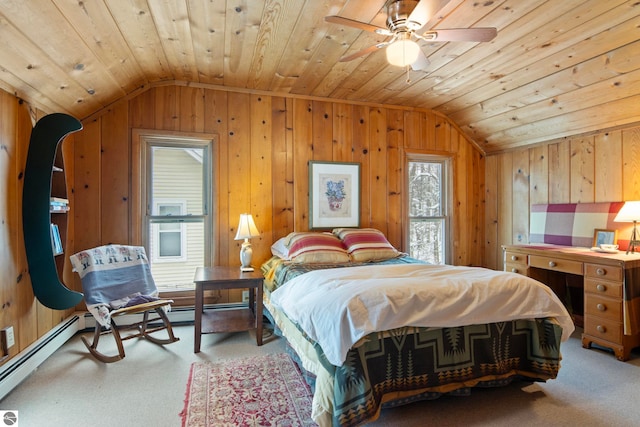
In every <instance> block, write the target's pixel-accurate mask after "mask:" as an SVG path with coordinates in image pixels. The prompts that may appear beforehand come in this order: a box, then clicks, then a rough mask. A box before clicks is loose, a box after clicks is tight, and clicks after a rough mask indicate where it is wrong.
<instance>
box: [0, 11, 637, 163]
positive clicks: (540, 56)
mask: <svg viewBox="0 0 640 427" xmlns="http://www.w3.org/2000/svg"><path fill="white" fill-rule="evenodd" d="M423 1H432V0H423ZM384 6H385V0H324V1H319V0H226V1H224V0H0V88H2V89H5V90H6V91H9V92H11V93H15V94H16V95H17V96H19V97H21V98H24V99H25V100H27V101H29V102H31V103H33V104H34V105H36V106H38V107H39V108H42V109H44V110H45V111H50V112H54V111H58V112H67V113H70V114H73V115H75V116H76V117H78V118H80V119H83V118H87V117H90V116H91V115H93V114H95V113H97V112H99V111H100V110H102V109H103V108H105V107H107V106H109V105H110V104H112V103H113V102H115V101H117V100H118V99H121V98H123V97H127V96H129V95H131V94H135V93H136V91H138V90H140V88H143V87H145V86H148V85H151V84H159V83H162V82H174V81H175V82H180V83H181V84H182V83H184V82H189V83H190V84H208V85H219V86H225V87H230V88H240V89H242V90H258V91H268V92H273V93H275V94H291V95H302V96H317V97H326V98H336V99H345V100H350V101H362V102H371V103H384V104H393V105H403V106H412V107H423V108H431V109H434V110H437V111H440V112H442V113H444V114H446V115H448V116H449V117H450V118H451V119H453V121H455V122H456V123H457V124H458V125H459V126H460V127H461V128H462V129H463V130H464V131H465V132H466V133H467V134H468V135H469V136H470V137H471V138H473V139H474V140H475V141H476V142H477V143H478V145H479V146H480V147H482V148H483V149H484V150H485V151H486V152H487V153H493V152H499V151H502V150H505V149H509V148H513V147H518V146H523V145H527V144H533V143H537V142H542V141H550V140H556V139H558V138H563V137H567V136H571V135H578V134H582V133H588V132H592V131H595V130H598V129H608V128H615V127H620V126H624V125H628V124H632V123H634V124H635V123H637V122H640V3H639V2H638V1H637V0H631V1H623V0H606V1H603V0H588V1H585V0H562V1H559V0H548V1H544V0H495V1H491V0H488V1H477V0H451V1H449V3H447V4H446V5H445V6H444V8H442V9H441V10H440V12H439V13H438V14H437V15H436V16H434V17H433V18H432V19H431V21H430V22H429V23H428V25H429V27H430V28H434V29H437V28H467V27H496V28H497V29H498V36H497V37H496V38H495V39H494V40H493V41H491V42H487V43H472V42H450V43H442V42H441V43H435V42H424V41H421V42H420V44H421V46H422V49H423V51H424V52H425V53H426V55H427V56H428V58H429V61H430V65H429V67H428V68H427V70H426V72H414V71H411V72H409V73H408V74H407V72H406V71H405V70H404V69H403V68H399V67H394V66H391V65H389V64H388V63H387V61H386V58H385V55H384V52H382V51H381V50H380V51H376V52H374V53H372V54H369V55H367V56H364V57H361V58H358V59H355V60H353V61H350V62H339V59H340V57H342V56H343V55H346V54H352V53H355V52H357V51H359V50H360V49H363V48H366V47H369V46H371V45H373V44H375V43H378V42H381V41H384V40H386V38H385V37H384V36H379V35H376V34H374V33H371V32H366V31H361V30H358V29H354V28H350V27H344V26H340V25H336V24H330V23H326V22H325V21H324V19H323V18H324V17H325V16H326V15H340V16H342V17H345V18H350V19H354V20H358V21H362V22H367V23H372V24H374V25H377V26H381V27H384V26H385V23H384V22H385V19H386V10H385V7H384ZM407 77H408V78H409V80H410V81H409V82H407Z"/></svg>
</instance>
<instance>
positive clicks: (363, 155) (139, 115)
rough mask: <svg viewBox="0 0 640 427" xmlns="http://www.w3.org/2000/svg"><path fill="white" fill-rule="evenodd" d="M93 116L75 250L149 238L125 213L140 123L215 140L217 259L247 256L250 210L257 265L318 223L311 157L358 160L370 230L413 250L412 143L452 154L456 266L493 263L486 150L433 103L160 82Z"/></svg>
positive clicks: (79, 142) (78, 180) (78, 157)
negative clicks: (408, 228)
mask: <svg viewBox="0 0 640 427" xmlns="http://www.w3.org/2000/svg"><path fill="white" fill-rule="evenodd" d="M95 117H97V118H95V119H94V120H93V121H90V122H88V123H85V130H84V131H83V132H82V135H81V136H80V137H79V138H77V139H76V151H75V162H76V175H75V191H76V194H75V203H76V204H77V205H79V207H80V209H78V210H77V213H76V214H74V215H75V216H74V220H75V221H76V239H75V246H76V247H75V248H74V250H75V251H78V250H82V249H86V248H87V247H91V246H97V245H99V244H105V243H109V242H110V241H112V240H115V239H119V240H125V239H127V238H128V239H129V240H130V241H129V243H131V244H138V243H140V242H135V241H131V240H132V239H133V237H132V236H136V235H137V234H136V233H132V231H131V229H130V227H131V222H130V221H131V220H130V218H129V216H128V213H127V212H126V211H127V210H130V209H131V207H129V205H130V204H131V202H130V201H129V199H130V194H129V192H130V191H131V190H130V186H131V183H132V182H133V181H134V180H136V179H138V178H136V177H131V176H127V175H126V173H125V170H126V169H127V168H130V161H131V160H130V156H131V155H132V154H131V148H130V147H131V133H132V130H133V129H136V128H142V129H152V130H156V131H157V130H166V131H169V132H171V133H178V134H179V132H188V133H190V134H193V133H196V134H197V133H199V132H204V133H212V134H216V135H217V137H218V138H217V144H216V148H215V155H216V159H217V163H216V170H215V171H214V174H215V179H214V181H215V194H216V195H217V198H216V200H215V201H214V205H215V206H214V211H215V224H216V228H217V230H218V236H217V238H216V247H215V249H214V260H213V261H214V263H215V264H219V265H235V264H238V263H239V259H238V253H239V248H240V244H241V242H239V241H236V240H234V237H235V233H236V227H237V221H238V217H239V214H240V213H242V212H250V213H252V214H253V216H254V219H255V220H256V225H257V227H258V229H259V230H260V232H261V235H260V236H259V237H258V238H255V239H252V245H253V249H254V264H255V265H256V266H257V265H259V264H260V263H262V262H263V261H265V260H266V259H268V258H269V256H270V246H271V244H272V243H273V241H275V240H276V239H278V238H280V237H283V236H286V235H287V234H288V233H290V232H291V231H304V230H308V229H309V194H308V193H309V172H308V171H309V169H308V163H309V161H311V160H314V161H336V162H358V163H360V165H361V194H360V197H361V213H360V223H361V226H362V227H376V228H379V229H381V230H382V231H384V232H385V233H386V234H387V236H388V237H389V240H390V242H391V243H392V244H394V245H395V246H396V247H398V248H400V249H401V250H404V229H403V224H402V218H403V212H404V207H403V203H405V201H404V198H403V191H404V190H403V188H404V175H403V174H404V159H405V155H406V151H407V150H412V151H414V152H420V153H433V154H440V155H448V156H450V157H451V158H452V164H453V172H454V173H453V177H454V190H455V191H456V192H455V193H454V198H455V200H454V201H453V217H454V220H453V224H454V227H453V229H452V236H453V238H454V239H455V242H454V244H453V245H454V249H453V254H452V255H453V262H454V263H455V264H465V265H483V263H484V259H483V258H484V250H483V247H484V232H485V229H484V207H483V205H484V197H485V194H484V193H485V192H484V175H485V174H484V155H483V154H482V153H480V152H479V150H478V149H477V148H476V147H475V146H474V145H472V144H471V143H470V142H469V141H468V140H467V139H466V138H465V137H464V135H463V134H462V133H461V132H460V131H459V130H458V129H457V128H456V127H455V125H453V124H452V123H450V122H449V121H448V120H447V119H446V118H444V117H442V116H440V115H437V114H435V113H433V112H431V111H429V110H414V109H407V108H399V107H383V106H379V105H363V104H358V103H345V102H331V101H328V100H321V99H304V98H299V97H291V98H289V97H278V96H270V95H266V94H258V93H249V92H246V91H244V92H240V91H238V92H234V91H223V90H220V89H219V88H209V87H195V86H189V85H182V86H181V85H175V86H170V85H166V86H165V85H159V86H157V87H152V88H150V89H148V90H147V91H145V92H142V93H140V94H138V95H136V96H135V97H133V98H132V99H130V100H128V101H126V102H125V101H123V102H122V103H118V104H116V105H114V106H112V107H110V108H109V109H108V110H105V111H104V112H103V114H101V115H97V116H95ZM123 153H126V154H123ZM127 156H129V157H127ZM114 162H117V163H119V165H113V167H115V168H116V170H114V171H108V168H110V167H112V166H111V165H112V163H114ZM107 165H109V167H107ZM122 176H127V180H126V181H127V182H124V180H122ZM110 205H113V206H114V209H110V208H109V206H110ZM85 213H88V214H87V215H85ZM108 216H109V217H108ZM107 217H108V218H107ZM127 231H128V234H127ZM134 240H135V239H134ZM237 297H239V295H238V296H237ZM224 298H226V297H224V296H223V299H224ZM235 298H236V295H234V294H229V299H231V300H235Z"/></svg>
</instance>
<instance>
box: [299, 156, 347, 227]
mask: <svg viewBox="0 0 640 427" xmlns="http://www.w3.org/2000/svg"><path fill="white" fill-rule="evenodd" d="M359 226H360V163H352V162H317V161H310V162H309V228H310V229H327V228H335V227H359Z"/></svg>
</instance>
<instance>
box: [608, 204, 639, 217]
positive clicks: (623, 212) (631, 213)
mask: <svg viewBox="0 0 640 427" xmlns="http://www.w3.org/2000/svg"><path fill="white" fill-rule="evenodd" d="M614 221H615V222H634V221H640V201H635V202H625V203H624V205H623V206H622V209H620V211H619V212H618V215H616V217H615V219H614Z"/></svg>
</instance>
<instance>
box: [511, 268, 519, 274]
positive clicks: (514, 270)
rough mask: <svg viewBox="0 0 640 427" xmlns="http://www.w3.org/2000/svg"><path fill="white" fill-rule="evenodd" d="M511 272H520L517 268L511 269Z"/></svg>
mask: <svg viewBox="0 0 640 427" xmlns="http://www.w3.org/2000/svg"><path fill="white" fill-rule="evenodd" d="M511 272H512V273H519V271H518V269H517V268H512V269H511Z"/></svg>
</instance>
